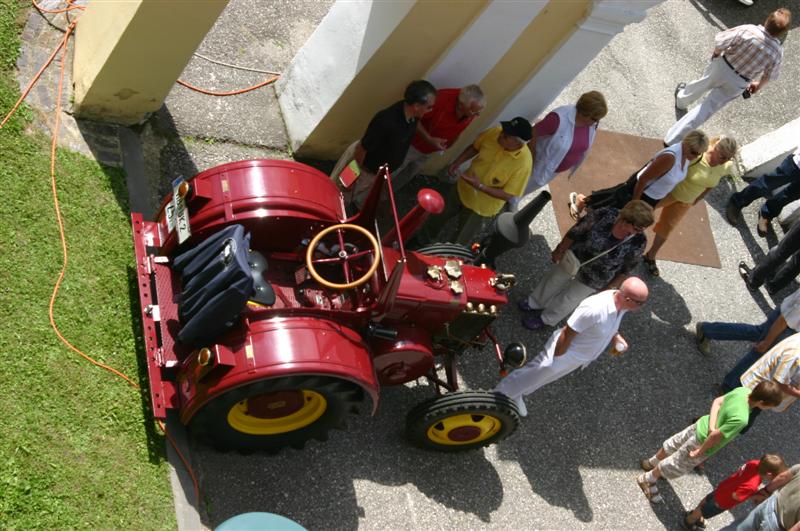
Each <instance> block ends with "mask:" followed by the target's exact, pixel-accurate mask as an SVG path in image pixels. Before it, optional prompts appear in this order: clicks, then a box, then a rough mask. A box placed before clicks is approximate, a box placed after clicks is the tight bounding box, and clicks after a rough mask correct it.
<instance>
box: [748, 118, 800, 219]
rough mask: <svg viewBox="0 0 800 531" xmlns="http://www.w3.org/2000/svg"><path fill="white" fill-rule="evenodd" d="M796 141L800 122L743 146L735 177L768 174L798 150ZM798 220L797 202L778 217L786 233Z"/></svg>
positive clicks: (789, 124)
mask: <svg viewBox="0 0 800 531" xmlns="http://www.w3.org/2000/svg"><path fill="white" fill-rule="evenodd" d="M798 138H800V118H795V119H794V120H792V121H791V122H788V123H786V124H785V125H783V126H781V127H779V128H777V129H775V130H774V131H770V132H769V133H767V134H765V135H763V136H761V137H759V138H758V139H756V140H755V141H753V142H750V143H749V144H747V145H744V146H742V148H741V149H740V150H739V154H738V156H737V159H736V166H737V170H738V174H739V175H740V176H748V177H754V178H758V177H760V176H761V175H763V174H765V173H768V172H771V171H772V170H774V169H775V168H777V167H778V165H779V164H780V163H781V162H782V161H783V159H785V158H786V156H787V155H788V154H789V153H791V152H792V151H794V150H795V148H797V143H798ZM798 219H800V200H797V201H793V202H791V203H789V204H788V205H786V206H785V207H784V208H783V210H782V211H781V214H780V215H779V216H778V222H779V223H780V224H781V226H782V227H783V228H784V230H788V228H789V227H790V226H791V225H792V224H793V223H794V222H795V221H797V220H798Z"/></svg>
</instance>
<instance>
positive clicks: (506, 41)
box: [427, 0, 547, 88]
mask: <svg viewBox="0 0 800 531" xmlns="http://www.w3.org/2000/svg"><path fill="white" fill-rule="evenodd" d="M546 5H547V0H537V1H527V2H508V1H507V0H494V1H493V2H492V3H491V4H490V5H489V7H487V8H486V10H485V11H484V12H483V13H481V16H480V17H479V18H478V19H477V20H476V21H475V22H474V23H473V24H472V26H470V28H469V29H468V30H467V31H466V32H464V34H463V35H462V36H461V38H460V39H458V41H457V42H456V43H455V44H454V45H453V48H452V49H451V50H450V52H449V53H448V54H447V56H445V57H444V58H443V59H442V61H441V62H440V63H439V64H438V65H436V66H434V67H433V69H431V72H430V74H429V75H428V77H427V79H428V80H429V81H430V82H431V83H433V85H434V86H435V87H437V88H445V87H463V86H464V85H470V84H472V83H478V82H479V81H480V80H481V79H483V78H484V77H486V74H488V73H489V72H490V71H491V70H492V68H494V66H495V64H497V62H498V61H499V60H500V59H501V58H502V57H503V56H504V55H505V54H506V52H507V51H508V50H509V49H510V48H511V46H512V45H513V44H514V41H516V40H517V38H518V37H519V36H520V34H521V33H522V32H523V30H524V29H525V28H526V27H528V25H529V24H530V23H531V21H532V20H533V19H535V18H536V15H538V14H539V12H540V11H541V10H542V9H543V8H544V7H545V6H546Z"/></svg>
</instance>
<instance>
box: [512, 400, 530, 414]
mask: <svg viewBox="0 0 800 531" xmlns="http://www.w3.org/2000/svg"><path fill="white" fill-rule="evenodd" d="M512 400H513V401H514V403H515V404H516V405H517V409H518V410H519V416H520V417H527V416H528V408H526V407H525V401H524V400H523V399H522V397H521V396H518V397H517V398H512Z"/></svg>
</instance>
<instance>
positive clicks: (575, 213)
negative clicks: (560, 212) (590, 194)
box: [567, 192, 583, 221]
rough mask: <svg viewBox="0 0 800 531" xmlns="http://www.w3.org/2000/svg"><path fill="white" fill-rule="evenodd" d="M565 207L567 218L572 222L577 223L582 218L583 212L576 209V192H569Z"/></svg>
mask: <svg viewBox="0 0 800 531" xmlns="http://www.w3.org/2000/svg"><path fill="white" fill-rule="evenodd" d="M567 206H569V217H571V218H572V219H573V220H575V221H578V220H579V219H580V218H582V217H583V216H582V215H581V214H583V212H582V211H581V209H580V208H579V207H578V192H570V193H569V201H568V202H567Z"/></svg>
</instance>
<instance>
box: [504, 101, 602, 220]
mask: <svg viewBox="0 0 800 531" xmlns="http://www.w3.org/2000/svg"><path fill="white" fill-rule="evenodd" d="M607 113H608V107H607V106H606V100H605V98H604V97H603V95H602V94H601V93H599V92H597V91H595V90H593V91H591V92H587V93H585V94H582V95H581V97H580V98H578V101H577V103H575V105H563V106H561V107H556V108H555V109H553V110H552V111H551V112H549V113H548V114H547V116H545V117H544V118H543V119H542V120H541V121H539V122H537V123H536V125H534V126H533V138H532V139H531V140H530V142H528V148H529V149H530V150H531V154H532V155H533V173H532V174H531V176H530V178H529V179H528V184H527V186H526V187H525V192H523V194H522V196H521V197H520V199H521V198H522V197H525V196H526V195H528V194H530V193H533V192H534V191H535V190H536V189H537V188H541V187H543V186H546V185H547V184H548V183H549V182H550V181H552V180H553V178H554V177H555V176H556V174H557V173H559V172H562V171H566V170H572V172H573V173H574V172H575V170H577V169H578V166H580V165H581V163H582V162H583V161H584V159H586V155H587V154H588V153H589V149H590V148H591V147H592V143H593V142H594V137H595V133H596V132H597V124H598V123H599V122H600V120H601V119H602V118H603V117H605V115H606V114H607ZM518 202H519V200H517V201H510V203H512V207H513V208H514V209H516V204H517V203H518Z"/></svg>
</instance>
